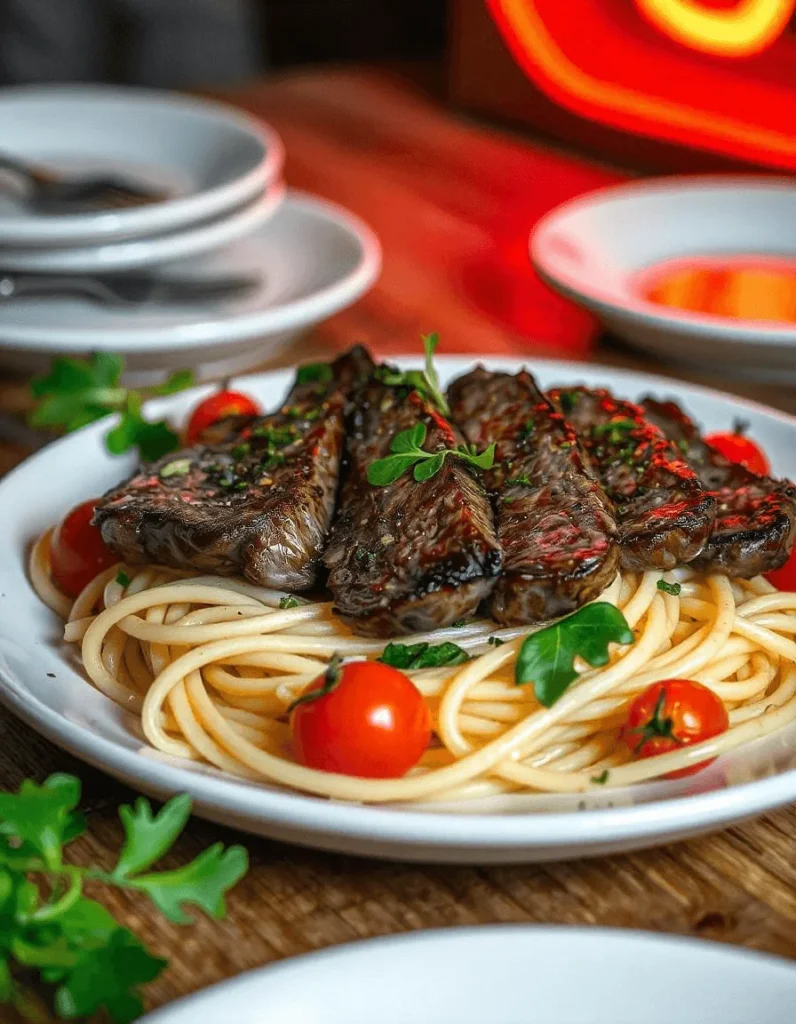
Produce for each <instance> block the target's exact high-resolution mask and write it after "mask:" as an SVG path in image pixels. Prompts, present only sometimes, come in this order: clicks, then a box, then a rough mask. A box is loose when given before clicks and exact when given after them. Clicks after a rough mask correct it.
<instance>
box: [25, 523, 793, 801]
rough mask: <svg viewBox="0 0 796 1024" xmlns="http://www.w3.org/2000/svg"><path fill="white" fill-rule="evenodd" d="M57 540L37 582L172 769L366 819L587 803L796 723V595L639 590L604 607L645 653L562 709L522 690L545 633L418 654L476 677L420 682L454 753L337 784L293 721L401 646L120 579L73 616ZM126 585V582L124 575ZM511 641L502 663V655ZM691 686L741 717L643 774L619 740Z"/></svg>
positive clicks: (729, 584)
mask: <svg viewBox="0 0 796 1024" xmlns="http://www.w3.org/2000/svg"><path fill="white" fill-rule="evenodd" d="M49 555H50V534H49V533H47V534H45V535H44V536H43V537H42V538H41V539H40V540H39V541H38V542H37V543H36V545H35V546H34V548H33V551H32V554H31V561H30V577H31V580H32V582H33V585H34V587H35V589H36V591H37V592H38V594H39V595H40V597H41V599H42V600H43V601H44V602H45V603H46V604H47V605H48V606H49V607H50V608H51V609H52V610H53V611H55V612H56V613H57V614H59V615H61V616H63V617H65V618H66V619H67V621H66V625H65V633H64V635H65V639H66V640H67V641H68V642H70V643H73V644H79V645H80V649H81V655H82V662H83V666H84V668H85V671H86V674H87V676H88V678H89V679H90V681H91V683H92V684H93V685H94V686H95V687H97V689H99V690H100V691H102V692H103V693H104V694H105V695H106V696H108V697H110V698H111V699H112V700H114V701H116V703H117V704H119V705H120V706H121V707H123V708H125V709H126V710H127V711H129V712H130V713H132V714H134V715H137V716H139V718H140V723H141V728H142V731H143V735H144V736H145V737H146V740H147V742H148V743H149V744H150V745H151V746H152V747H154V748H155V749H156V750H157V751H159V752H160V753H161V754H163V755H167V756H172V757H177V758H187V759H191V760H199V761H203V762H206V763H208V764H210V765H212V766H214V767H215V768H217V769H220V770H221V771H224V772H229V773H231V774H233V775H237V776H241V777H244V778H249V779H257V780H262V781H265V782H269V783H272V784H276V785H283V786H287V787H290V788H292V789H297V790H300V791H303V792H307V793H312V794H315V795H318V796H325V797H330V798H335V799H339V800H350V801H357V802H368V803H378V802H405V801H440V800H445V801H457V800H467V799H472V798H474V797H482V796H487V795H491V794H497V793H507V792H508V793H510V792H528V791H533V792H538V791H543V792H558V793H567V792H581V791H584V790H588V789H590V788H593V787H595V786H598V785H607V786H609V787H616V786H625V785H629V784H631V783H636V782H642V781H644V780H648V779H652V778H656V777H659V776H662V775H664V774H667V773H669V772H672V771H675V770H679V769H682V768H684V767H687V766H689V765H695V764H698V763H700V762H702V761H704V760H706V759H707V758H713V757H716V756H718V755H720V754H722V753H725V752H727V751H728V750H731V749H733V748H734V747H737V746H739V745H740V744H742V743H746V742H748V741H749V740H751V739H754V738H756V737H758V736H762V735H765V734H767V733H769V732H771V731H773V730H775V729H778V728H780V727H781V726H782V725H784V724H786V723H788V722H791V721H793V720H795V719H796V593H783V592H779V591H777V590H775V588H774V587H772V586H771V585H770V584H769V583H767V581H766V580H765V579H763V578H762V577H757V578H755V579H752V580H730V579H728V578H727V577H726V576H721V575H712V576H705V575H702V574H698V573H695V572H693V571H691V570H689V569H688V568H684V569H680V570H676V571H675V572H674V573H671V574H668V575H667V577H666V578H667V579H668V580H670V581H671V582H675V581H676V582H678V583H680V592H679V594H675V593H667V592H662V591H661V590H660V589H659V588H658V586H657V584H658V582H659V581H660V579H661V574H660V572H646V573H638V574H634V573H623V574H622V575H620V576H618V577H617V578H616V579H615V581H614V582H613V583H612V584H611V586H610V587H608V589H607V590H606V591H605V592H604V593H603V595H602V596H601V598H600V600H602V601H608V602H610V603H612V604H614V605H616V606H617V607H618V608H619V609H620V610H621V611H622V613H623V615H624V617H625V619H626V620H627V622H628V624H629V625H630V627H631V628H632V629H633V631H634V637H635V642H634V643H633V644H631V645H628V646H626V647H614V649H613V650H612V652H611V658H610V661H609V663H608V664H607V665H606V666H605V667H603V668H598V669H595V668H590V667H589V666H587V665H585V664H578V666H577V667H578V668H579V669H581V670H582V671H581V672H580V675H579V677H578V679H577V681H576V682H575V683H573V684H572V685H571V686H570V687H569V689H568V690H567V691H566V692H565V693H564V695H563V696H562V697H561V698H560V699H559V700H558V701H557V702H556V703H555V704H554V705H553V706H552V707H549V708H546V707H543V706H542V705H540V704H539V703H538V701H537V699H536V697H535V695H534V690H533V687H531V686H522V687H518V686H516V685H515V683H514V675H513V667H514V662H515V660H516V656H517V652H518V650H519V648H520V646H521V644H522V642H523V640H524V638H525V636H526V635H527V634H528V632H529V631H530V630H529V628H528V627H514V628H507V629H506V628H504V629H497V628H496V627H495V624H494V623H492V622H487V621H483V620H481V621H475V622H471V623H467V624H466V625H465V626H463V627H460V628H451V629H446V630H441V631H438V632H436V633H433V634H426V635H422V636H416V637H411V638H406V640H407V642H408V643H416V642H420V641H428V642H430V643H440V642H442V641H445V640H455V642H456V643H457V644H458V645H459V646H460V647H462V648H463V649H464V650H466V651H467V652H468V654H470V655H472V658H471V660H469V661H468V662H466V663H465V664H462V665H457V666H450V667H444V668H433V669H422V670H417V671H409V672H408V673H407V674H408V675H409V676H410V678H411V679H412V681H413V682H414V683H415V685H416V686H417V687H418V689H419V690H420V692H421V693H422V694H423V696H424V698H425V700H426V701H427V703H428V706H429V708H430V710H431V713H432V718H433V722H434V732H435V737H436V741H435V744H434V745H432V746H431V747H430V748H429V749H428V751H427V752H426V754H425V755H424V757H423V759H422V760H421V762H420V764H419V765H418V766H417V768H415V769H414V770H412V771H411V772H410V773H409V774H408V775H406V776H405V777H403V778H400V779H361V778H355V777H350V776H343V775H336V774H332V773H328V772H321V771H317V770H314V769H310V768H307V767H304V766H303V765H300V764H298V763H297V762H296V761H295V760H294V759H293V758H292V756H291V752H290V745H289V727H288V724H287V717H286V713H287V709H288V707H289V706H290V704H291V703H292V702H293V701H294V700H295V699H296V697H297V696H299V695H300V694H301V692H302V691H303V690H304V688H305V687H306V686H307V685H308V684H309V683H310V682H311V681H312V680H314V679H315V678H317V677H318V676H319V675H320V674H322V673H323V671H324V670H325V668H326V665H327V663H328V661H329V659H330V658H331V656H332V655H333V654H335V653H337V654H339V655H341V656H342V657H344V658H349V659H350V658H373V657H377V656H378V655H379V654H381V652H382V650H383V648H384V642H382V641H378V640H371V639H366V638H363V637H359V636H356V635H354V634H353V633H352V632H351V631H350V630H349V629H348V628H347V627H346V626H345V625H343V624H342V623H341V622H340V621H339V620H338V619H337V617H336V616H335V615H334V613H333V610H332V606H331V604H329V603H327V602H321V601H318V602H312V603H303V604H301V605H299V606H298V607H291V608H287V609H286V608H280V600H281V599H282V598H283V597H284V596H285V595H283V594H282V593H280V592H278V591H273V590H267V589H264V588H260V587H256V586H253V585H251V584H249V583H244V582H242V581H240V580H235V579H222V578H219V577H213V576H205V575H200V574H195V575H192V574H190V573H186V572H177V571H174V570H170V569H162V568H159V567H154V566H150V567H143V568H142V567H131V566H125V565H121V564H120V565H117V566H114V567H113V568H111V569H108V570H106V571H105V572H103V573H101V574H100V575H99V576H97V577H96V578H95V579H94V580H93V581H92V582H91V583H90V584H89V585H88V586H87V587H86V588H85V589H84V591H83V592H82V593H81V594H80V596H79V597H78V598H77V599H76V600H75V601H74V603H71V602H70V601H69V600H68V599H67V598H66V597H64V595H62V594H60V593H59V592H58V591H57V589H56V588H55V587H54V586H53V584H52V582H51V579H50V567H49ZM120 570H121V571H120ZM492 637H497V638H499V639H500V640H502V641H503V643H502V644H501V645H495V646H493V645H491V644H490V643H489V640H490V638H492ZM672 677H680V678H689V679H693V680H695V681H697V682H701V683H703V684H704V685H705V686H707V687H709V688H710V689H712V690H713V691H714V692H715V693H716V694H717V695H718V696H719V697H720V698H721V699H722V701H723V702H724V704H725V706H726V707H727V709H728V711H729V719H730V728H729V730H728V731H726V732H724V733H722V734H721V735H719V736H717V737H715V738H713V739H710V740H707V741H705V742H702V743H699V744H695V745H693V746H687V747H682V748H680V749H677V750H674V751H672V752H670V753H666V754H662V755H660V756H658V757H654V758H649V759H646V760H640V761H633V760H631V759H630V753H629V751H628V750H627V748H626V747H625V745H624V744H623V743H622V742H621V741H620V738H619V730H620V727H621V725H622V723H623V721H624V719H625V715H626V712H627V708H628V705H629V703H630V702H631V701H632V700H633V698H634V697H635V696H636V695H637V694H638V693H640V692H641V691H642V690H644V689H645V688H646V687H647V686H649V685H650V684H651V683H653V682H655V681H658V680H662V679H666V678H672Z"/></svg>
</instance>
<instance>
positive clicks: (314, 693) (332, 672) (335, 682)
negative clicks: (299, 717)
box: [287, 652, 343, 714]
mask: <svg viewBox="0 0 796 1024" xmlns="http://www.w3.org/2000/svg"><path fill="white" fill-rule="evenodd" d="M342 664H343V659H342V658H341V657H340V655H339V654H337V653H336V652H335V653H334V654H333V655H332V656H331V658H330V659H329V664H328V665H327V666H326V671H325V672H324V674H323V686H321V687H319V688H318V689H317V690H311V691H310V692H309V693H302V695H301V696H300V697H296V699H295V700H294V701H293V703H292V704H291V705H290V707H289V708H288V709H287V713H288V714H290V713H291V712H292V711H293V709H294V708H297V707H298V706H299V704H308V703H309V702H310V701H313V700H319V699H320V698H321V697H325V696H326V695H327V694H329V693H331V692H332V690H335V689H337V687H338V686H339V685H340V680H341V679H342V678H343V673H342V668H341V666H342Z"/></svg>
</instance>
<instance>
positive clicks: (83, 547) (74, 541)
mask: <svg viewBox="0 0 796 1024" xmlns="http://www.w3.org/2000/svg"><path fill="white" fill-rule="evenodd" d="M95 505H96V500H95V499H92V500H91V501H84V502H83V503H82V504H81V505H76V506H75V508H73V509H72V510H71V512H68V513H67V514H66V515H65V516H64V518H63V519H62V520H61V522H60V523H59V524H58V526H56V528H55V530H54V531H53V536H52V542H51V544H50V575H51V576H52V578H53V582H54V583H55V585H56V586H57V587H58V589H59V590H60V591H62V592H63V593H64V594H66V595H67V596H68V597H77V595H78V594H79V593H80V591H81V590H82V589H83V588H84V587H85V586H87V584H89V583H91V581H92V580H93V579H94V577H95V576H96V575H97V574H98V573H101V572H102V571H103V570H104V569H109V568H110V567H111V566H112V565H113V564H114V563H116V562H118V561H119V558H118V556H117V555H114V553H113V552H112V551H111V550H110V549H109V548H108V547H106V545H105V541H104V540H103V539H102V534H101V533H100V531H99V527H98V526H92V525H91V517H92V516H93V515H94V506H95Z"/></svg>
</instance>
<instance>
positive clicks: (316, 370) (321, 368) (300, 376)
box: [296, 363, 332, 384]
mask: <svg viewBox="0 0 796 1024" xmlns="http://www.w3.org/2000/svg"><path fill="white" fill-rule="evenodd" d="M331 379H332V368H331V366H329V364H328V363H307V364H306V365H305V366H300V367H299V368H298V371H297V372H296V383H297V384H325V383H326V382H327V381H330V380H331Z"/></svg>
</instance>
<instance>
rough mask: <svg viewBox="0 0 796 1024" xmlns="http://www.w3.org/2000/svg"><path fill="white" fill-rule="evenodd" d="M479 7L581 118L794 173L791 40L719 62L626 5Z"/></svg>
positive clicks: (526, 65) (553, 2) (614, 0)
mask: <svg viewBox="0 0 796 1024" xmlns="http://www.w3.org/2000/svg"><path fill="white" fill-rule="evenodd" d="M783 2H790V0H783ZM689 3H691V4H692V5H694V6H695V5H696V3H697V0H689ZM487 6H488V8H489V10H490V12H491V14H492V17H493V18H494V20H495V22H496V23H497V26H498V28H499V30H500V32H501V34H502V36H503V37H504V39H505V40H506V42H507V44H508V46H509V48H510V49H511V51H512V53H513V55H514V57H515V59H516V60H517V62H518V64H519V65H520V66H521V67H522V68H523V70H524V71H525V72H526V74H527V75H528V77H529V78H531V79H533V80H534V81H535V82H536V83H537V84H538V85H539V86H540V87H541V88H542V89H543V90H544V91H545V92H546V93H547V94H548V95H550V96H551V97H552V98H553V99H554V100H556V101H557V102H558V103H560V104H561V105H562V106H566V107H568V108H570V109H572V110H574V111H575V112H576V113H578V114H580V115H581V116H583V117H586V118H589V119H591V120H597V121H601V122H602V123H604V124H608V125H611V126H612V127H614V128H619V129H622V130H624V131H628V132H632V133H635V134H644V135H649V136H652V137H654V138H656V139H660V140H663V141H669V142H675V143H678V144H681V145H682V144H685V145H688V146H691V147H697V148H702V149H709V150H712V151H714V152H718V153H723V154H726V155H729V156H732V157H736V158H742V159H746V160H750V161H752V162H754V163H763V164H767V165H770V166H775V167H784V168H788V169H793V168H796V37H794V36H791V35H789V34H788V33H783V34H781V35H780V37H779V38H778V39H777V40H776V41H775V42H773V43H772V44H770V45H769V47H768V49H767V50H766V51H765V53H763V54H760V55H758V56H757V57H753V58H746V59H744V60H742V61H741V60H738V59H734V60H723V61H722V60H720V59H718V58H716V57H715V56H707V55H703V54H699V53H696V52H695V51H693V50H689V49H686V48H685V47H683V46H680V45H678V44H676V43H674V42H672V41H671V39H668V38H665V37H664V36H663V35H662V34H661V33H660V32H659V31H656V30H655V29H653V28H652V27H651V26H650V25H649V23H648V22H646V21H645V19H644V18H642V16H641V15H640V13H639V12H638V10H637V9H636V8H635V7H634V6H633V5H632V4H631V3H629V2H628V0H568V2H567V3H566V4H562V3H561V0H487ZM712 6H713V8H714V13H720V11H719V10H717V4H716V3H715V0H712ZM707 9H708V8H707V7H705V10H707Z"/></svg>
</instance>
